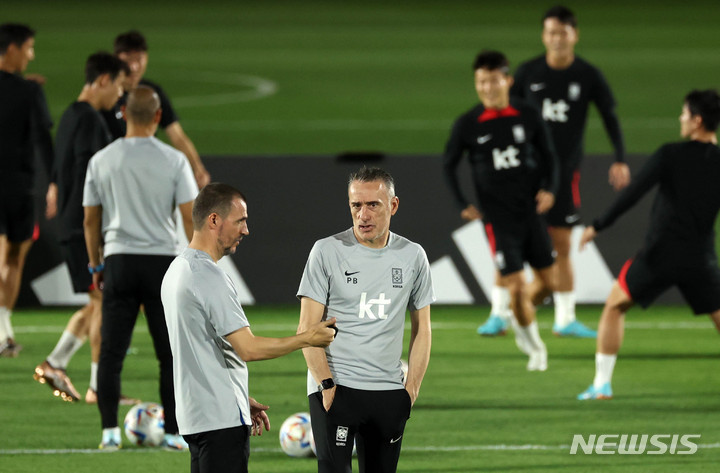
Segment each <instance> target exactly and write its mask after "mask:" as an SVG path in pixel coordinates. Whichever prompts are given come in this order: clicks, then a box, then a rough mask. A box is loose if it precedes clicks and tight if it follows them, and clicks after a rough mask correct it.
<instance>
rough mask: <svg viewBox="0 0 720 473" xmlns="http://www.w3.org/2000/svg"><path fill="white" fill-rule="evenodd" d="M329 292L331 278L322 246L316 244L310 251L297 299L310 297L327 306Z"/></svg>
mask: <svg viewBox="0 0 720 473" xmlns="http://www.w3.org/2000/svg"><path fill="white" fill-rule="evenodd" d="M329 292H330V278H329V276H328V272H327V269H326V268H325V264H324V262H323V253H322V245H321V244H320V242H316V243H315V245H314V246H313V248H312V250H310V256H308V260H307V263H306V264H305V270H304V271H303V275H302V279H301V280H300V288H299V289H298V292H297V297H298V299H300V298H302V297H309V298H310V299H313V300H314V301H317V302H319V303H321V304H323V305H325V306H327V304H328V294H329Z"/></svg>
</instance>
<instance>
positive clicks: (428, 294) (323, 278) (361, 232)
mask: <svg viewBox="0 0 720 473" xmlns="http://www.w3.org/2000/svg"><path fill="white" fill-rule="evenodd" d="M348 197H349V204H350V213H351V214H352V219H353V227H352V228H350V229H348V230H345V231H344V232H341V233H338V234H336V235H333V236H331V237H328V238H325V239H322V240H319V241H317V242H316V243H315V246H313V248H312V251H311V252H310V256H309V258H308V261H307V264H306V266H305V271H304V273H303V276H302V281H301V282H300V289H299V290H298V294H297V295H298V297H299V298H300V301H301V308H300V324H299V327H298V331H302V330H305V329H307V327H309V326H311V324H313V323H317V322H318V321H320V320H322V319H324V318H325V317H335V318H336V319H337V326H338V330H339V331H338V335H337V339H336V340H335V342H334V343H333V344H332V345H331V346H329V347H328V348H326V349H325V350H322V349H318V348H305V349H303V354H304V355H305V360H306V361H307V365H308V368H309V373H308V396H309V403H310V415H311V417H312V428H313V434H314V438H315V445H316V447H317V456H318V471H319V472H320V473H330V472H338V473H340V472H342V473H345V472H350V471H351V470H352V466H351V459H352V450H353V439H354V440H355V441H356V443H357V452H358V462H359V465H360V470H361V471H368V472H370V471H372V472H394V471H396V469H397V463H398V459H399V457H400V445H401V443H402V436H403V432H404V429H405V422H406V421H407V419H408V418H409V417H410V409H411V407H412V405H413V404H414V403H415V399H416V398H417V396H418V392H419V390H420V384H421V383H422V379H423V377H424V375H425V370H426V369H427V365H428V362H429V359H430V344H431V327H430V304H431V303H432V302H434V301H435V295H434V293H433V288H432V281H431V277H430V265H429V264H428V260H427V256H426V255H425V251H424V250H423V248H422V247H421V246H420V245H418V244H416V243H413V242H411V241H409V240H407V239H405V238H403V237H401V236H399V235H396V234H394V233H392V232H390V218H391V217H392V216H393V215H395V213H396V212H397V210H398V205H399V199H398V197H397V196H396V195H395V184H394V181H393V178H392V176H390V174H389V173H387V172H386V171H384V170H382V169H379V168H365V167H363V168H362V169H360V170H359V171H358V172H357V173H354V174H353V175H351V176H350V180H349V183H348ZM408 309H409V310H410V321H411V324H412V331H411V336H410V345H409V369H408V375H407V381H406V383H405V385H403V380H402V378H403V373H402V368H401V361H400V357H401V355H402V350H403V333H404V326H405V312H406V310H408Z"/></svg>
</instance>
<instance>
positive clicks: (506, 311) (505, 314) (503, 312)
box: [490, 286, 512, 321]
mask: <svg viewBox="0 0 720 473" xmlns="http://www.w3.org/2000/svg"><path fill="white" fill-rule="evenodd" d="M490 304H491V307H490V314H492V315H497V316H499V317H501V318H503V319H504V320H505V321H508V319H509V318H510V317H511V316H512V310H510V290H509V289H508V288H506V287H500V286H493V287H492V290H491V291H490Z"/></svg>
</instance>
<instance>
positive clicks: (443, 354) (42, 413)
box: [0, 307, 720, 473]
mask: <svg viewBox="0 0 720 473" xmlns="http://www.w3.org/2000/svg"><path fill="white" fill-rule="evenodd" d="M486 313H487V309H486V308H482V307H481V308H461V307H437V308H435V309H433V324H434V333H433V353H432V357H431V362H430V367H429V369H428V372H427V375H426V378H425V381H424V383H423V387H422V391H421V394H420V397H419V399H418V401H417V403H416V405H415V407H414V409H413V412H412V417H411V419H410V421H409V423H408V426H407V429H406V434H405V438H404V442H403V454H402V456H401V459H400V468H399V471H402V472H483V471H507V472H525V471H532V472H558V471H567V472H585V471H587V472H595V471H600V470H602V471H610V472H646V471H653V472H674V471H683V472H700V471H708V470H710V469H712V468H713V466H712V465H714V464H716V462H717V461H718V460H719V459H720V448H718V447H719V445H718V442H720V427H719V426H718V424H717V422H716V415H717V413H718V411H719V410H720V409H719V406H720V404H719V403H718V400H717V382H718V378H717V374H716V372H717V358H718V343H717V334H716V333H715V331H714V330H713V328H712V326H711V324H710V322H709V321H708V320H707V319H706V318H698V319H694V318H692V317H691V316H690V314H689V311H688V310H687V309H686V308H654V309H651V310H650V311H648V312H646V313H643V312H642V311H641V310H634V311H632V312H631V313H630V316H629V317H628V330H627V333H626V339H625V345H624V346H623V349H622V351H621V355H620V357H619V361H618V364H617V367H616V370H615V377H614V380H613V388H614V390H615V399H614V400H612V401H606V402H579V401H576V400H575V395H576V394H578V393H579V392H580V391H582V390H583V389H585V387H587V385H588V384H589V383H590V382H591V381H592V376H593V365H594V363H593V353H594V341H593V340H568V339H558V338H555V337H552V336H551V335H550V329H549V327H550V319H551V311H550V310H549V309H547V308H544V309H541V311H540V313H539V319H540V321H541V327H542V328H541V333H542V335H543V337H544V338H545V341H546V343H547V345H548V349H549V352H550V362H549V364H550V367H549V370H548V371H547V372H546V373H528V372H526V371H525V363H526V359H525V357H524V356H522V355H521V354H519V352H518V351H517V350H516V348H515V346H514V343H513V341H512V337H502V338H498V339H487V338H481V337H479V336H477V335H476V334H475V328H476V327H477V325H478V323H479V322H481V321H482V319H484V318H485V316H486ZM598 314H599V308H598V307H584V308H580V309H579V316H580V318H581V320H583V321H585V322H587V323H588V324H590V325H593V326H594V325H595V324H596V320H597V316H598ZM68 315H69V311H65V310H63V311H57V310H53V311H50V310H43V311H29V310H28V311H19V312H18V313H16V314H15V315H14V316H13V323H14V326H15V327H16V329H17V332H18V339H19V340H20V341H21V342H22V343H23V344H24V345H25V349H24V350H23V352H22V353H21V356H20V357H19V358H17V359H0V386H2V390H0V423H1V424H2V425H3V426H4V434H3V436H2V441H0V464H1V465H2V470H3V471H13V472H18V473H20V472H35V471H37V470H38V469H39V468H52V469H53V470H59V471H74V472H77V473H82V472H91V471H92V472H95V471H108V472H126V471H132V470H139V469H143V470H148V469H152V470H153V471H155V472H157V473H162V472H165V471H167V472H170V471H187V470H188V469H189V455H188V454H187V453H175V452H164V451H159V450H154V449H139V448H134V447H132V446H130V445H128V444H127V442H126V445H125V448H124V449H123V450H122V451H121V452H118V453H114V454H111V453H98V452H96V451H95V450H94V449H95V448H96V447H97V443H98V442H99V437H100V419H99V415H98V412H97V409H96V407H95V406H88V405H85V404H82V403H78V404H68V403H64V402H62V401H60V400H59V399H57V398H54V397H53V396H52V394H51V392H50V390H49V389H48V388H47V387H45V386H41V385H40V384H38V383H36V382H35V381H33V380H32V370H33V368H34V366H35V365H36V364H38V363H40V362H41V361H42V360H43V358H44V357H45V356H47V354H48V353H49V352H50V350H51V349H52V347H53V346H54V344H55V342H56V341H57V338H58V336H59V334H60V331H61V330H62V328H63V326H64V324H65V322H66V321H67V318H68ZM248 315H249V318H250V320H251V323H252V324H253V328H254V332H255V333H257V334H259V335H266V336H285V335H289V334H291V333H293V330H294V325H295V324H296V317H297V308H296V307H289V308H283V307H279V308H262V307H250V308H248ZM359 356H372V354H359ZM88 367H89V350H88V347H87V346H85V347H83V348H82V349H81V351H79V352H78V353H77V354H76V355H75V358H74V359H73V360H72V363H71V364H70V367H69V369H68V374H69V375H70V376H71V378H72V379H73V382H74V383H75V385H76V387H77V388H78V390H80V391H81V392H83V393H84V390H85V388H86V387H87V382H88V377H89V370H88ZM123 383H124V384H123V386H124V387H123V390H124V392H126V393H127V394H129V395H132V396H136V397H141V398H142V399H143V400H150V401H157V400H158V395H157V362H156V361H155V359H154V355H153V351H152V345H151V340H150V337H149V335H148V333H147V329H146V325H145V323H144V321H143V320H142V318H141V319H139V322H138V327H137V329H136V333H135V336H134V339H133V344H132V350H131V354H130V355H129V356H128V357H127V359H126V363H125V369H124V372H123ZM250 383H251V384H250V387H251V389H250V390H251V393H252V395H253V396H254V397H256V398H257V399H258V400H259V401H261V402H264V403H267V404H269V405H270V406H271V408H270V411H269V414H270V418H271V422H272V426H273V430H272V431H271V432H268V433H266V434H265V435H263V436H262V437H256V438H253V439H252V442H251V445H252V454H251V459H250V463H251V471H254V472H273V473H275V472H278V473H279V472H310V471H315V469H316V466H315V463H314V461H313V460H312V459H293V458H289V457H286V456H285V455H284V454H283V453H282V452H281V451H280V450H279V445H278V441H277V429H279V427H280V424H281V423H282V421H283V420H284V419H285V418H286V417H287V416H289V415H290V414H292V413H294V412H299V411H306V410H307V405H306V400H305V369H304V362H303V359H302V355H301V354H300V353H294V354H292V355H290V356H287V357H284V358H281V359H278V360H271V361H265V362H257V363H251V364H250ZM127 410H128V408H127V407H124V408H121V410H120V414H121V419H120V420H122V417H123V416H124V414H125V412H127ZM623 433H625V434H650V435H652V434H700V435H701V436H702V437H701V438H700V439H699V440H697V443H698V444H701V445H709V446H710V447H708V448H700V449H699V450H698V452H697V453H696V454H694V455H689V456H688V455H682V456H679V455H670V454H665V455H647V454H644V455H635V456H621V455H612V456H610V455H584V454H578V455H570V454H569V445H570V443H571V442H572V437H573V435H574V434H583V435H586V436H587V435H590V434H598V435H600V434H623ZM523 446H525V447H523ZM73 449H74V450H78V451H77V452H72V451H69V450H73ZM43 450H46V451H45V452H43ZM65 450H68V451H65Z"/></svg>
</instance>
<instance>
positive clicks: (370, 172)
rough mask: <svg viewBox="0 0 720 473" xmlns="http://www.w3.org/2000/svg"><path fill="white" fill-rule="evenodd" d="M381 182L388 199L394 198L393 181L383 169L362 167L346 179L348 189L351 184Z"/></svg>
mask: <svg viewBox="0 0 720 473" xmlns="http://www.w3.org/2000/svg"><path fill="white" fill-rule="evenodd" d="M375 181H383V184H385V188H386V189H387V190H388V193H389V194H390V197H395V179H393V177H392V176H391V175H390V173H389V172H387V171H386V170H384V169H381V168H376V167H372V168H369V167H367V166H363V167H361V168H360V169H358V170H357V171H355V172H354V173H352V174H350V177H349V178H348V187H350V185H351V184H352V183H353V182H375Z"/></svg>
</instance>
